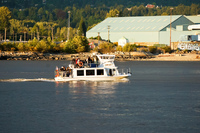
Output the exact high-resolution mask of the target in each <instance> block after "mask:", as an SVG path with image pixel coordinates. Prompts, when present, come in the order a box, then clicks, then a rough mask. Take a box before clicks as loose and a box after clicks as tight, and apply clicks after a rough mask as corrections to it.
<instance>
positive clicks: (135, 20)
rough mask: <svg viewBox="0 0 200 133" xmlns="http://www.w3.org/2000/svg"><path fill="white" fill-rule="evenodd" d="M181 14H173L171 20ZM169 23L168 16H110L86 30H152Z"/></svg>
mask: <svg viewBox="0 0 200 133" xmlns="http://www.w3.org/2000/svg"><path fill="white" fill-rule="evenodd" d="M181 16H182V15H173V16H172V22H173V21H175V20H177V19H178V18H180V17H181ZM169 24H170V16H140V17H110V18H107V19H105V20H104V21H102V22H101V23H99V24H98V25H96V26H95V27H93V28H92V29H90V30H89V31H88V32H108V26H110V31H111V32H143V31H144V32H148V31H150V32H152V31H160V30H162V29H163V28H165V27H166V26H168V25H169Z"/></svg>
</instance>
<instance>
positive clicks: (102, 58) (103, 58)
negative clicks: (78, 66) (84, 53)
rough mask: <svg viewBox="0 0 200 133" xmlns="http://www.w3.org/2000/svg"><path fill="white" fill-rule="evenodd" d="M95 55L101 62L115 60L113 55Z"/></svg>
mask: <svg viewBox="0 0 200 133" xmlns="http://www.w3.org/2000/svg"><path fill="white" fill-rule="evenodd" d="M97 57H98V59H99V61H100V63H101V64H103V63H106V62H114V60H115V55H107V54H102V55H97Z"/></svg>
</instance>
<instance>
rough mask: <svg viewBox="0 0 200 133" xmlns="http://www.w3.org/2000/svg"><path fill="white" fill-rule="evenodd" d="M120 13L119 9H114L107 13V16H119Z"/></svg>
mask: <svg viewBox="0 0 200 133" xmlns="http://www.w3.org/2000/svg"><path fill="white" fill-rule="evenodd" d="M119 14H120V12H119V10H117V9H112V10H110V11H109V13H107V15H106V18H108V17H117V16H118V15H119Z"/></svg>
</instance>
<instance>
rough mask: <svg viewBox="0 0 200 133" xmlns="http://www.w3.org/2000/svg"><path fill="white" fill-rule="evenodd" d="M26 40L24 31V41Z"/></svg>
mask: <svg viewBox="0 0 200 133" xmlns="http://www.w3.org/2000/svg"><path fill="white" fill-rule="evenodd" d="M25 41H26V32H24V43H25Z"/></svg>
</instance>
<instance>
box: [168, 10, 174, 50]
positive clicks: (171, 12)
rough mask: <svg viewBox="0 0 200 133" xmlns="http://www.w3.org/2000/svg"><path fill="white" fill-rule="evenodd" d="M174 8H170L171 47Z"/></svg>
mask: <svg viewBox="0 0 200 133" xmlns="http://www.w3.org/2000/svg"><path fill="white" fill-rule="evenodd" d="M173 9H174V8H170V42H169V45H170V48H171V37H172V10H173Z"/></svg>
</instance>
